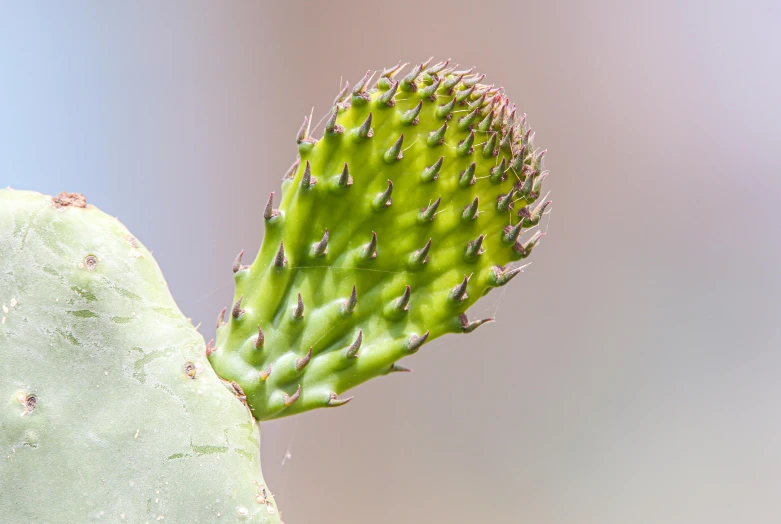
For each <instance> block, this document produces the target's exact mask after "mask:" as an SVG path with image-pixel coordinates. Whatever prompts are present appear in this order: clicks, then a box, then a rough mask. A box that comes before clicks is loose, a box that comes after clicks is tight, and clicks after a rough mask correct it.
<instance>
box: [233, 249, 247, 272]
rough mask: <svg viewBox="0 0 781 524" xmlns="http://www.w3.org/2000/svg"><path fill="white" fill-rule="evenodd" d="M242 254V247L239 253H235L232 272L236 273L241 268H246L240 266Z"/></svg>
mask: <svg viewBox="0 0 781 524" xmlns="http://www.w3.org/2000/svg"><path fill="white" fill-rule="evenodd" d="M243 256H244V250H243V249H242V250H241V251H239V254H238V255H236V259H235V260H234V261H233V272H234V273H238V272H239V271H241V270H242V269H247V267H248V266H242V265H241V257H243Z"/></svg>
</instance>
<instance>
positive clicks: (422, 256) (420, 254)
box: [410, 238, 431, 266]
mask: <svg viewBox="0 0 781 524" xmlns="http://www.w3.org/2000/svg"><path fill="white" fill-rule="evenodd" d="M430 250H431V239H430V238H429V239H428V242H426V245H425V246H423V249H419V250H417V251H415V252H414V253H413V254H412V256H410V265H412V266H422V265H424V264H426V263H428V252H429V251H430Z"/></svg>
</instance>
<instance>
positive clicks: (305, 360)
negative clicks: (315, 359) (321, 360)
mask: <svg viewBox="0 0 781 524" xmlns="http://www.w3.org/2000/svg"><path fill="white" fill-rule="evenodd" d="M310 360H312V348H309V351H307V352H306V355H304V356H303V357H301V358H297V359H296V371H301V370H302V369H304V368H305V367H306V365H307V364H309V361H310Z"/></svg>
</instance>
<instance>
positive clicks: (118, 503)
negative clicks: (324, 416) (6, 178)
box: [0, 189, 279, 524]
mask: <svg viewBox="0 0 781 524" xmlns="http://www.w3.org/2000/svg"><path fill="white" fill-rule="evenodd" d="M0 305H1V306H2V309H1V310H0V450H2V453H1V454H0V522H3V523H9V524H10V523H21V522H264V523H269V524H271V523H275V524H276V523H279V512H278V511H277V508H276V506H275V505H274V501H273V500H272V498H271V496H270V494H269V493H268V490H267V488H266V487H265V484H264V482H263V477H262V475H261V473H260V456H259V442H260V434H259V432H258V427H257V425H256V424H255V423H254V421H253V420H252V417H251V416H250V415H249V412H248V411H247V408H246V407H245V406H243V405H242V404H241V403H240V402H238V401H237V400H236V397H235V396H234V394H233V393H232V391H230V390H228V388H226V387H225V386H224V385H223V383H222V382H221V381H220V379H219V378H218V377H217V376H216V375H215V373H214V371H213V370H212V368H211V366H209V364H208V362H207V361H206V358H205V356H204V347H205V344H204V341H203V338H202V337H201V335H200V334H199V333H198V332H197V331H196V330H195V329H194V328H193V326H192V325H191V324H190V322H189V320H188V319H187V318H185V317H184V315H182V313H181V312H180V311H179V309H178V308H177V306H176V304H175V303H174V300H173V299H172V298H171V295H170V293H169V291H168V288H167V286H166V283H165V280H164V279H163V276H162V274H161V273H160V269H159V268H158V267H157V264H156V263H155V261H154V259H153V258H152V255H151V253H150V252H149V251H147V250H146V249H145V248H144V247H143V245H141V243H140V242H139V241H138V240H136V239H135V238H134V237H133V236H131V234H130V233H129V232H128V230H127V229H125V228H124V227H123V226H122V225H121V224H120V223H119V222H118V221H117V220H116V219H115V218H113V217H110V216H108V215H106V214H105V213H103V212H101V211H100V210H98V209H96V208H95V207H93V206H91V205H86V204H85V202H84V199H83V197H81V196H80V195H70V194H62V195H60V196H59V197H56V198H51V197H45V196H43V195H40V194H37V193H32V192H27V191H13V190H8V189H5V190H0Z"/></svg>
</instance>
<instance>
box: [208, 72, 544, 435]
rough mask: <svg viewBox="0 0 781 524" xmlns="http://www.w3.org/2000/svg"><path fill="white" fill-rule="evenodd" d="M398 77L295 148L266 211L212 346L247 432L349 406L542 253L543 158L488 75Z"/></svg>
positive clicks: (341, 108) (350, 94)
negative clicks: (354, 392) (359, 391)
mask: <svg viewBox="0 0 781 524" xmlns="http://www.w3.org/2000/svg"><path fill="white" fill-rule="evenodd" d="M402 68H403V66H401V65H397V66H394V67H392V68H390V69H387V70H385V71H383V72H382V73H381V74H380V75H379V79H378V81H377V82H376V84H374V87H370V86H371V82H372V79H373V75H372V74H371V73H370V72H367V73H366V75H365V76H364V77H363V78H362V79H361V80H360V81H359V82H358V83H357V84H356V85H355V87H353V88H352V89H350V86H349V84H347V85H345V87H344V89H342V91H341V93H339V95H338V96H337V97H336V100H335V101H334V105H333V108H332V109H331V111H330V112H329V115H328V116H327V117H326V118H325V125H324V132H323V136H322V137H321V138H319V139H316V138H314V137H313V136H312V135H311V134H310V133H311V132H312V131H311V129H310V125H311V122H310V120H309V119H308V118H304V123H303V125H302V126H301V129H300V131H299V132H298V135H297V137H296V143H297V146H298V154H299V158H298V159H297V160H296V162H295V163H294V164H293V166H292V167H291V169H290V171H289V172H288V174H287V175H286V176H285V177H284V179H283V182H282V197H281V203H280V204H279V209H275V208H274V207H273V205H274V193H272V194H271V196H270V197H269V199H268V203H267V204H266V208H265V213H264V218H265V228H266V234H265V237H264V239H263V243H262V246H261V248H260V252H259V254H258V256H257V257H256V259H255V260H254V262H253V263H252V264H251V265H249V266H245V265H242V255H241V254H239V256H238V257H237V258H236V261H235V263H234V266H233V271H234V274H235V282H236V294H235V298H234V303H233V305H232V306H231V307H230V308H226V309H225V310H223V312H222V314H221V315H220V317H219V319H218V330H217V338H216V344H214V345H213V346H212V345H209V346H208V347H207V353H208V354H209V359H210V361H211V363H212V365H213V366H214V369H215V370H216V371H217V373H218V374H219V375H220V376H222V377H223V378H224V379H226V380H228V381H230V382H232V383H235V384H236V385H237V392H238V393H239V394H240V395H241V396H246V402H247V404H248V405H249V407H250V409H251V410H252V413H253V415H254V416H255V418H257V419H259V420H266V419H273V418H277V417H283V416H287V415H292V414H295V413H299V412H302V411H306V410H309V409H313V408H318V407H329V406H332V407H333V406H340V405H343V404H345V403H346V402H348V401H349V400H350V398H351V397H350V398H342V397H340V396H339V395H341V394H342V393H343V392H345V391H347V390H349V389H350V388H352V387H354V386H356V385H358V384H360V383H362V382H365V381H366V380H368V379H370V378H372V377H376V376H378V375H385V374H388V373H390V372H394V371H406V369H405V368H404V367H402V366H400V365H399V363H398V361H399V360H400V359H402V358H404V357H405V356H407V355H410V354H412V353H415V352H416V351H418V350H419V349H420V348H421V346H422V345H423V344H425V343H426V342H429V341H431V340H433V339H435V338H437V337H439V336H441V335H444V334H446V333H468V332H471V331H473V330H474V329H475V328H476V327H478V326H480V325H481V324H482V323H484V322H486V321H487V320H490V319H480V320H474V321H472V320H469V319H468V317H467V315H466V311H467V309H468V308H469V307H470V306H471V305H472V304H474V303H475V301H477V300H478V299H479V298H480V297H482V296H483V295H485V294H486V293H487V292H488V291H490V290H491V289H492V288H495V287H498V286H502V285H505V284H507V283H508V282H509V281H510V280H511V279H512V278H513V277H514V276H515V275H516V274H517V273H518V272H520V270H521V268H520V266H519V265H518V264H519V263H520V262H519V261H521V260H522V259H524V258H526V257H527V256H528V255H529V254H530V252H531V251H532V249H533V248H534V246H535V245H537V243H538V242H539V241H540V239H541V238H542V236H543V233H541V232H540V230H539V228H538V227H537V226H538V225H539V222H540V219H541V217H542V215H543V213H544V212H545V209H546V207H547V205H548V204H549V202H547V201H545V199H540V198H539V197H540V190H541V185H542V182H543V180H544V179H545V177H546V176H547V172H546V171H543V170H542V160H543V156H544V153H545V151H539V150H537V149H535V148H534V145H533V133H532V131H531V129H530V128H529V127H528V126H527V125H526V121H525V117H524V116H521V115H519V114H517V112H516V108H515V105H514V104H512V103H511V102H510V101H509V99H508V98H507V97H506V96H505V95H504V94H503V92H502V89H501V88H496V87H494V86H493V85H484V84H483V83H482V81H483V78H484V75H478V74H477V73H475V72H473V71H472V70H471V69H470V70H466V71H458V70H456V68H453V67H448V63H447V62H444V63H439V64H435V65H430V61H429V62H426V63H424V64H420V65H418V66H415V67H414V68H413V69H412V70H411V71H410V72H409V73H408V74H405V73H401V69H402Z"/></svg>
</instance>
